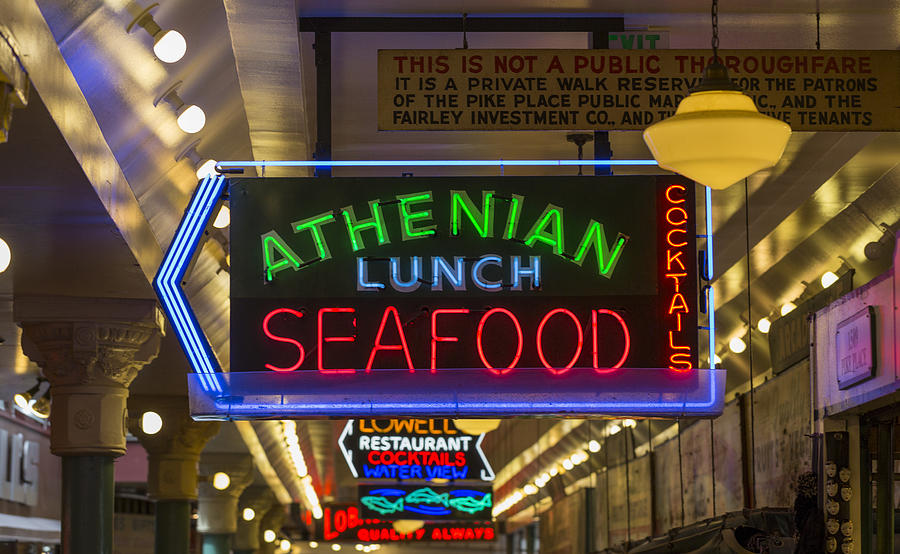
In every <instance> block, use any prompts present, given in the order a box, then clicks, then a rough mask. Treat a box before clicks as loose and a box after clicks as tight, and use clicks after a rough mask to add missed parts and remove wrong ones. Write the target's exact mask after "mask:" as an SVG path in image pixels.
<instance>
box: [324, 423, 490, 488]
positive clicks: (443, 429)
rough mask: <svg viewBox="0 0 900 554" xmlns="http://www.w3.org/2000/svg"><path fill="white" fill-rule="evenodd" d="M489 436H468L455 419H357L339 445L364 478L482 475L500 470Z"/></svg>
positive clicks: (356, 474) (354, 470)
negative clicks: (487, 448) (487, 445)
mask: <svg viewBox="0 0 900 554" xmlns="http://www.w3.org/2000/svg"><path fill="white" fill-rule="evenodd" d="M482 440H484V434H481V435H467V434H465V433H462V432H461V431H459V430H458V429H457V428H456V426H455V425H453V422H452V421H451V420H449V419H384V420H379V419H351V420H349V421H348V422H347V424H346V425H345V426H344V430H343V431H342V432H341V436H340V438H339V439H338V445H339V446H340V448H341V452H342V453H343V455H344V459H345V460H346V461H347V465H348V466H349V468H350V472H351V473H352V474H353V476H354V477H357V478H360V479H401V480H402V479H425V480H432V479H447V480H457V479H480V480H482V481H492V480H493V479H494V470H493V469H492V468H491V465H490V463H489V462H488V460H487V458H486V457H485V455H484V452H483V451H482V450H481V441H482Z"/></svg>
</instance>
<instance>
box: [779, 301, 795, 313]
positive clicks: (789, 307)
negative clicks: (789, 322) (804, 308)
mask: <svg viewBox="0 0 900 554" xmlns="http://www.w3.org/2000/svg"><path fill="white" fill-rule="evenodd" d="M796 309H797V305H796V304H794V303H793V302H785V303H784V304H782V305H781V315H782V316H786V315H788V314H789V313H791V312H793V311H794V310H796Z"/></svg>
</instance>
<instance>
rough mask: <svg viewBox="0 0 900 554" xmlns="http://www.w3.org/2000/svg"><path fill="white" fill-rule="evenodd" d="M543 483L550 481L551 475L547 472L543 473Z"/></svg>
mask: <svg viewBox="0 0 900 554" xmlns="http://www.w3.org/2000/svg"><path fill="white" fill-rule="evenodd" d="M541 481H543V482H544V483H547V482H548V481H550V474H549V473H547V472H546V471H545V472H544V473H541Z"/></svg>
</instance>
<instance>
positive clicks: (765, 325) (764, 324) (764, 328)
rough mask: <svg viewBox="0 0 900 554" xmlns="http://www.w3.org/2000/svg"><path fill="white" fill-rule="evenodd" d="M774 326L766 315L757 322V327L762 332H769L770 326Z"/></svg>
mask: <svg viewBox="0 0 900 554" xmlns="http://www.w3.org/2000/svg"><path fill="white" fill-rule="evenodd" d="M771 327H772V322H771V321H769V318H767V317H764V318H762V319H760V320H759V321H757V322H756V328H757V329H759V332H760V333H768V332H769V328H771Z"/></svg>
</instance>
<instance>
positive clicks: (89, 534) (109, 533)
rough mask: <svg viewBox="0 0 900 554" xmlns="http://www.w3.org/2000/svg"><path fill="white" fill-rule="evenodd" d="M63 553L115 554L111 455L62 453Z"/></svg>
mask: <svg viewBox="0 0 900 554" xmlns="http://www.w3.org/2000/svg"><path fill="white" fill-rule="evenodd" d="M62 473H63V490H62V520H63V529H62V539H63V541H62V551H63V554H80V553H82V552H92V553H94V552H95V553H96V554H112V548H113V529H112V528H113V500H114V496H115V482H114V480H113V457H112V456H103V455H97V456H63V459H62Z"/></svg>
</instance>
